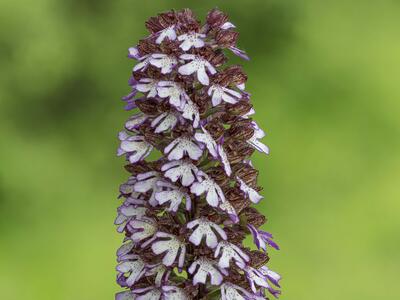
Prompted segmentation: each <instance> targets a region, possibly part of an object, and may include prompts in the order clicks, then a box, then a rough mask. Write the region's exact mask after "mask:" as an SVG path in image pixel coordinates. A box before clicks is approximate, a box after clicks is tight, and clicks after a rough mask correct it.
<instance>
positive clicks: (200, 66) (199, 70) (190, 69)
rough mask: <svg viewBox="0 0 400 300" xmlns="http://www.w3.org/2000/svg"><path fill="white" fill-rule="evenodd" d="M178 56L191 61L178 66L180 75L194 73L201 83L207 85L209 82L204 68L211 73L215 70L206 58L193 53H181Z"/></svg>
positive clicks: (215, 71)
mask: <svg viewBox="0 0 400 300" xmlns="http://www.w3.org/2000/svg"><path fill="white" fill-rule="evenodd" d="M180 58H181V59H183V60H190V61H191V62H189V63H187V64H185V65H183V66H180V67H179V69H178V72H179V73H180V74H182V75H192V74H193V73H196V74H197V79H198V80H199V82H200V83H201V84H203V85H209V83H210V79H209V77H208V75H207V72H206V70H207V71H208V72H209V73H210V74H211V75H214V74H215V73H217V70H216V69H215V68H214V67H213V66H212V65H211V64H210V63H209V62H208V61H207V60H205V59H204V58H202V57H200V56H196V55H194V54H182V55H181V56H180Z"/></svg>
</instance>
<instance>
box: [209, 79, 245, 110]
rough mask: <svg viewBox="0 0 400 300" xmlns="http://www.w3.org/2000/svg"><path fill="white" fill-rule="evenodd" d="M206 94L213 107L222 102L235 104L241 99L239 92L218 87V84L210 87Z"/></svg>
mask: <svg viewBox="0 0 400 300" xmlns="http://www.w3.org/2000/svg"><path fill="white" fill-rule="evenodd" d="M207 93H208V95H209V96H211V101H212V105H213V106H217V105H219V104H221V102H222V101H224V102H227V103H231V104H235V103H237V102H238V101H239V99H240V98H241V97H242V95H241V94H240V93H239V92H236V91H234V90H231V89H228V88H226V87H223V86H220V85H218V84H214V85H212V86H211V87H210V88H209V89H208V92H207Z"/></svg>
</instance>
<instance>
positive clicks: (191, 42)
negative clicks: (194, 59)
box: [178, 32, 206, 51]
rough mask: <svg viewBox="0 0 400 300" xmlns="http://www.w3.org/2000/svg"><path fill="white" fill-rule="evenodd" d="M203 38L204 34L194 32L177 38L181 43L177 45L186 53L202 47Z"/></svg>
mask: <svg viewBox="0 0 400 300" xmlns="http://www.w3.org/2000/svg"><path fill="white" fill-rule="evenodd" d="M205 37H206V35H205V34H202V33H196V32H191V33H185V34H182V35H180V36H178V41H180V42H182V43H181V44H180V45H179V48H181V49H182V50H183V51H188V50H189V49H190V48H192V47H194V48H201V47H204V45H205V43H204V38H205Z"/></svg>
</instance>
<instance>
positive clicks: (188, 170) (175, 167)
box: [161, 160, 198, 186]
mask: <svg viewBox="0 0 400 300" xmlns="http://www.w3.org/2000/svg"><path fill="white" fill-rule="evenodd" d="M161 171H163V172H165V173H164V176H165V177H167V178H168V179H170V180H171V181H172V182H177V181H178V179H179V180H180V181H181V184H182V185H183V186H189V185H191V184H192V183H193V181H194V180H195V176H196V173H197V172H198V169H197V167H196V166H195V165H193V164H192V163H191V162H189V161H187V160H173V161H170V162H167V163H166V164H164V165H163V166H162V167H161Z"/></svg>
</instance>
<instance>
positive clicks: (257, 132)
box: [247, 122, 269, 154]
mask: <svg viewBox="0 0 400 300" xmlns="http://www.w3.org/2000/svg"><path fill="white" fill-rule="evenodd" d="M252 124H253V128H254V134H253V136H252V137H251V138H250V139H248V140H247V143H248V144H249V145H250V146H252V147H253V148H254V149H256V150H258V151H259V152H264V153H265V154H269V148H268V147H267V146H266V145H264V144H263V143H261V142H260V141H259V139H262V138H263V137H264V136H265V133H264V131H263V130H262V129H261V128H260V127H258V125H257V124H256V123H255V122H253V123H252Z"/></svg>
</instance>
